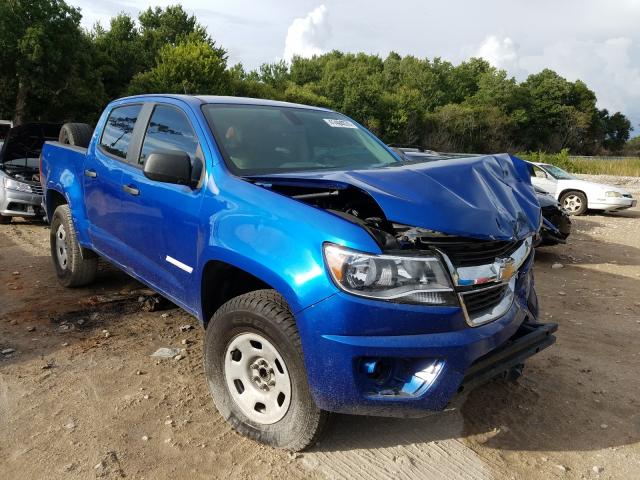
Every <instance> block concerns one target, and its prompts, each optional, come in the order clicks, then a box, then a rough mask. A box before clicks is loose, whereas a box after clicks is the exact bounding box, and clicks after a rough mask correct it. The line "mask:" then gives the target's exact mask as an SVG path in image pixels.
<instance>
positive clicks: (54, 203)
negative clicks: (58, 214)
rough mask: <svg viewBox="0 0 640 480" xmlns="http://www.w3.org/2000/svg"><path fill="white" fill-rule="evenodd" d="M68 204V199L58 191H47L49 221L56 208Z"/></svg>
mask: <svg viewBox="0 0 640 480" xmlns="http://www.w3.org/2000/svg"><path fill="white" fill-rule="evenodd" d="M66 203H67V199H66V198H64V195H62V194H61V193H60V192H58V191H57V190H47V216H48V217H49V220H51V217H52V216H53V212H55V211H56V208H58V207H59V206H60V205H64V204H66Z"/></svg>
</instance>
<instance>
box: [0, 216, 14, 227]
mask: <svg viewBox="0 0 640 480" xmlns="http://www.w3.org/2000/svg"><path fill="white" fill-rule="evenodd" d="M9 223H11V217H7V216H5V215H0V225H8V224H9Z"/></svg>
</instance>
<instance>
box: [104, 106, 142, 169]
mask: <svg viewBox="0 0 640 480" xmlns="http://www.w3.org/2000/svg"><path fill="white" fill-rule="evenodd" d="M141 108H142V105H127V106H126V107H117V108H114V109H113V110H112V111H111V114H109V118H108V119H107V124H106V125H105V127H104V131H103V132H102V138H101V139H100V146H101V147H102V149H103V150H104V151H106V152H108V153H110V154H111V155H115V156H116V157H120V158H122V159H125V158H127V149H128V148H129V142H130V141H131V134H132V133H133V127H134V126H135V125H136V121H137V120H138V115H139V114H140V109H141Z"/></svg>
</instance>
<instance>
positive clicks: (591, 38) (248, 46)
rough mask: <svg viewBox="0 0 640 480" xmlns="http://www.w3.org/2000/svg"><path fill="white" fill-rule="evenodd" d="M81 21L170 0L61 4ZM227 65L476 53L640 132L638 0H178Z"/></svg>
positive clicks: (458, 58) (456, 58)
mask: <svg viewBox="0 0 640 480" xmlns="http://www.w3.org/2000/svg"><path fill="white" fill-rule="evenodd" d="M67 1H68V2H69V3H70V4H72V5H74V6H77V7H80V8H81V10H82V14H83V24H84V26H86V27H87V28H90V27H91V26H92V25H93V24H94V23H95V22H100V23H101V24H102V25H103V26H108V23H109V18H110V17H112V16H114V15H115V14H117V13H118V12H127V13H130V14H132V15H134V16H136V15H137V14H138V12H139V11H140V10H141V9H145V8H146V7H147V6H167V5H170V4H175V3H177V2H176V0H174V1H165V0H157V1H153V2H149V3H148V4H147V3H146V2H142V1H139V2H134V1H128V0H109V1H107V0H67ZM181 4H182V6H183V8H184V9H185V10H186V11H188V12H189V13H192V14H195V15H196V17H197V18H198V20H199V22H200V23H201V24H203V25H205V26H206V27H207V29H208V31H209V33H210V34H211V36H212V37H213V38H214V40H215V41H216V42H217V43H218V45H220V46H222V47H224V48H225V49H226V50H227V51H228V52H229V61H230V63H231V64H235V63H238V62H241V63H242V64H243V65H244V66H245V68H247V69H252V68H256V67H258V66H259V65H260V64H262V63H264V62H273V61H276V60H279V59H285V60H287V59H290V58H291V57H292V56H293V55H302V56H311V55H314V54H320V53H322V52H326V51H329V50H332V49H338V50H342V51H346V52H360V51H362V52H366V53H372V54H379V55H381V56H383V57H384V56H386V55H387V54H388V53H389V52H390V51H395V52H398V53H400V54H402V55H408V54H411V55H414V56H417V57H428V58H433V57H441V58H443V59H446V60H449V61H451V62H453V63H454V64H458V63H460V62H462V61H464V60H466V59H468V58H470V57H474V56H479V57H483V58H485V59H486V60H488V61H489V62H490V63H491V64H492V65H494V66H496V67H499V68H502V69H505V70H506V71H507V72H508V73H509V74H510V75H511V76H514V77H516V78H517V79H518V80H523V79H525V78H526V77H527V75H529V74H531V73H537V72H539V71H540V70H542V69H544V68H551V69H553V70H555V71H556V72H558V73H559V74H560V75H562V76H564V77H565V78H567V79H568V80H571V81H573V80H576V79H580V80H583V81H584V82H586V84H587V85H588V86H589V87H590V88H591V89H592V90H594V91H595V92H596V95H597V97H598V107H600V108H607V109H608V110H609V111H610V112H615V111H621V112H623V113H624V114H625V115H627V116H628V117H629V118H630V119H631V121H632V124H633V127H634V129H635V130H634V132H633V135H640V0H580V1H579V0H536V1H531V0H483V1H477V0H467V1H462V0H446V1H442V0H441V1H433V0H398V1H395V2H389V1H383V0H368V1H367V0H350V1H349V2H345V1H340V0H280V1H276V0H254V1H248V0H234V1H229V0H225V1H222V0H182V2H181Z"/></svg>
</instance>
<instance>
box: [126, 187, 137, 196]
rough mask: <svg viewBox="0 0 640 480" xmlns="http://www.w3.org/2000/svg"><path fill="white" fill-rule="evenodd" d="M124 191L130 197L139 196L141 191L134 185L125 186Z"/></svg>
mask: <svg viewBox="0 0 640 480" xmlns="http://www.w3.org/2000/svg"><path fill="white" fill-rule="evenodd" d="M122 190H124V191H125V192H127V193H128V194H129V195H133V196H138V195H140V190H138V189H137V188H136V187H134V186H133V185H123V186H122Z"/></svg>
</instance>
